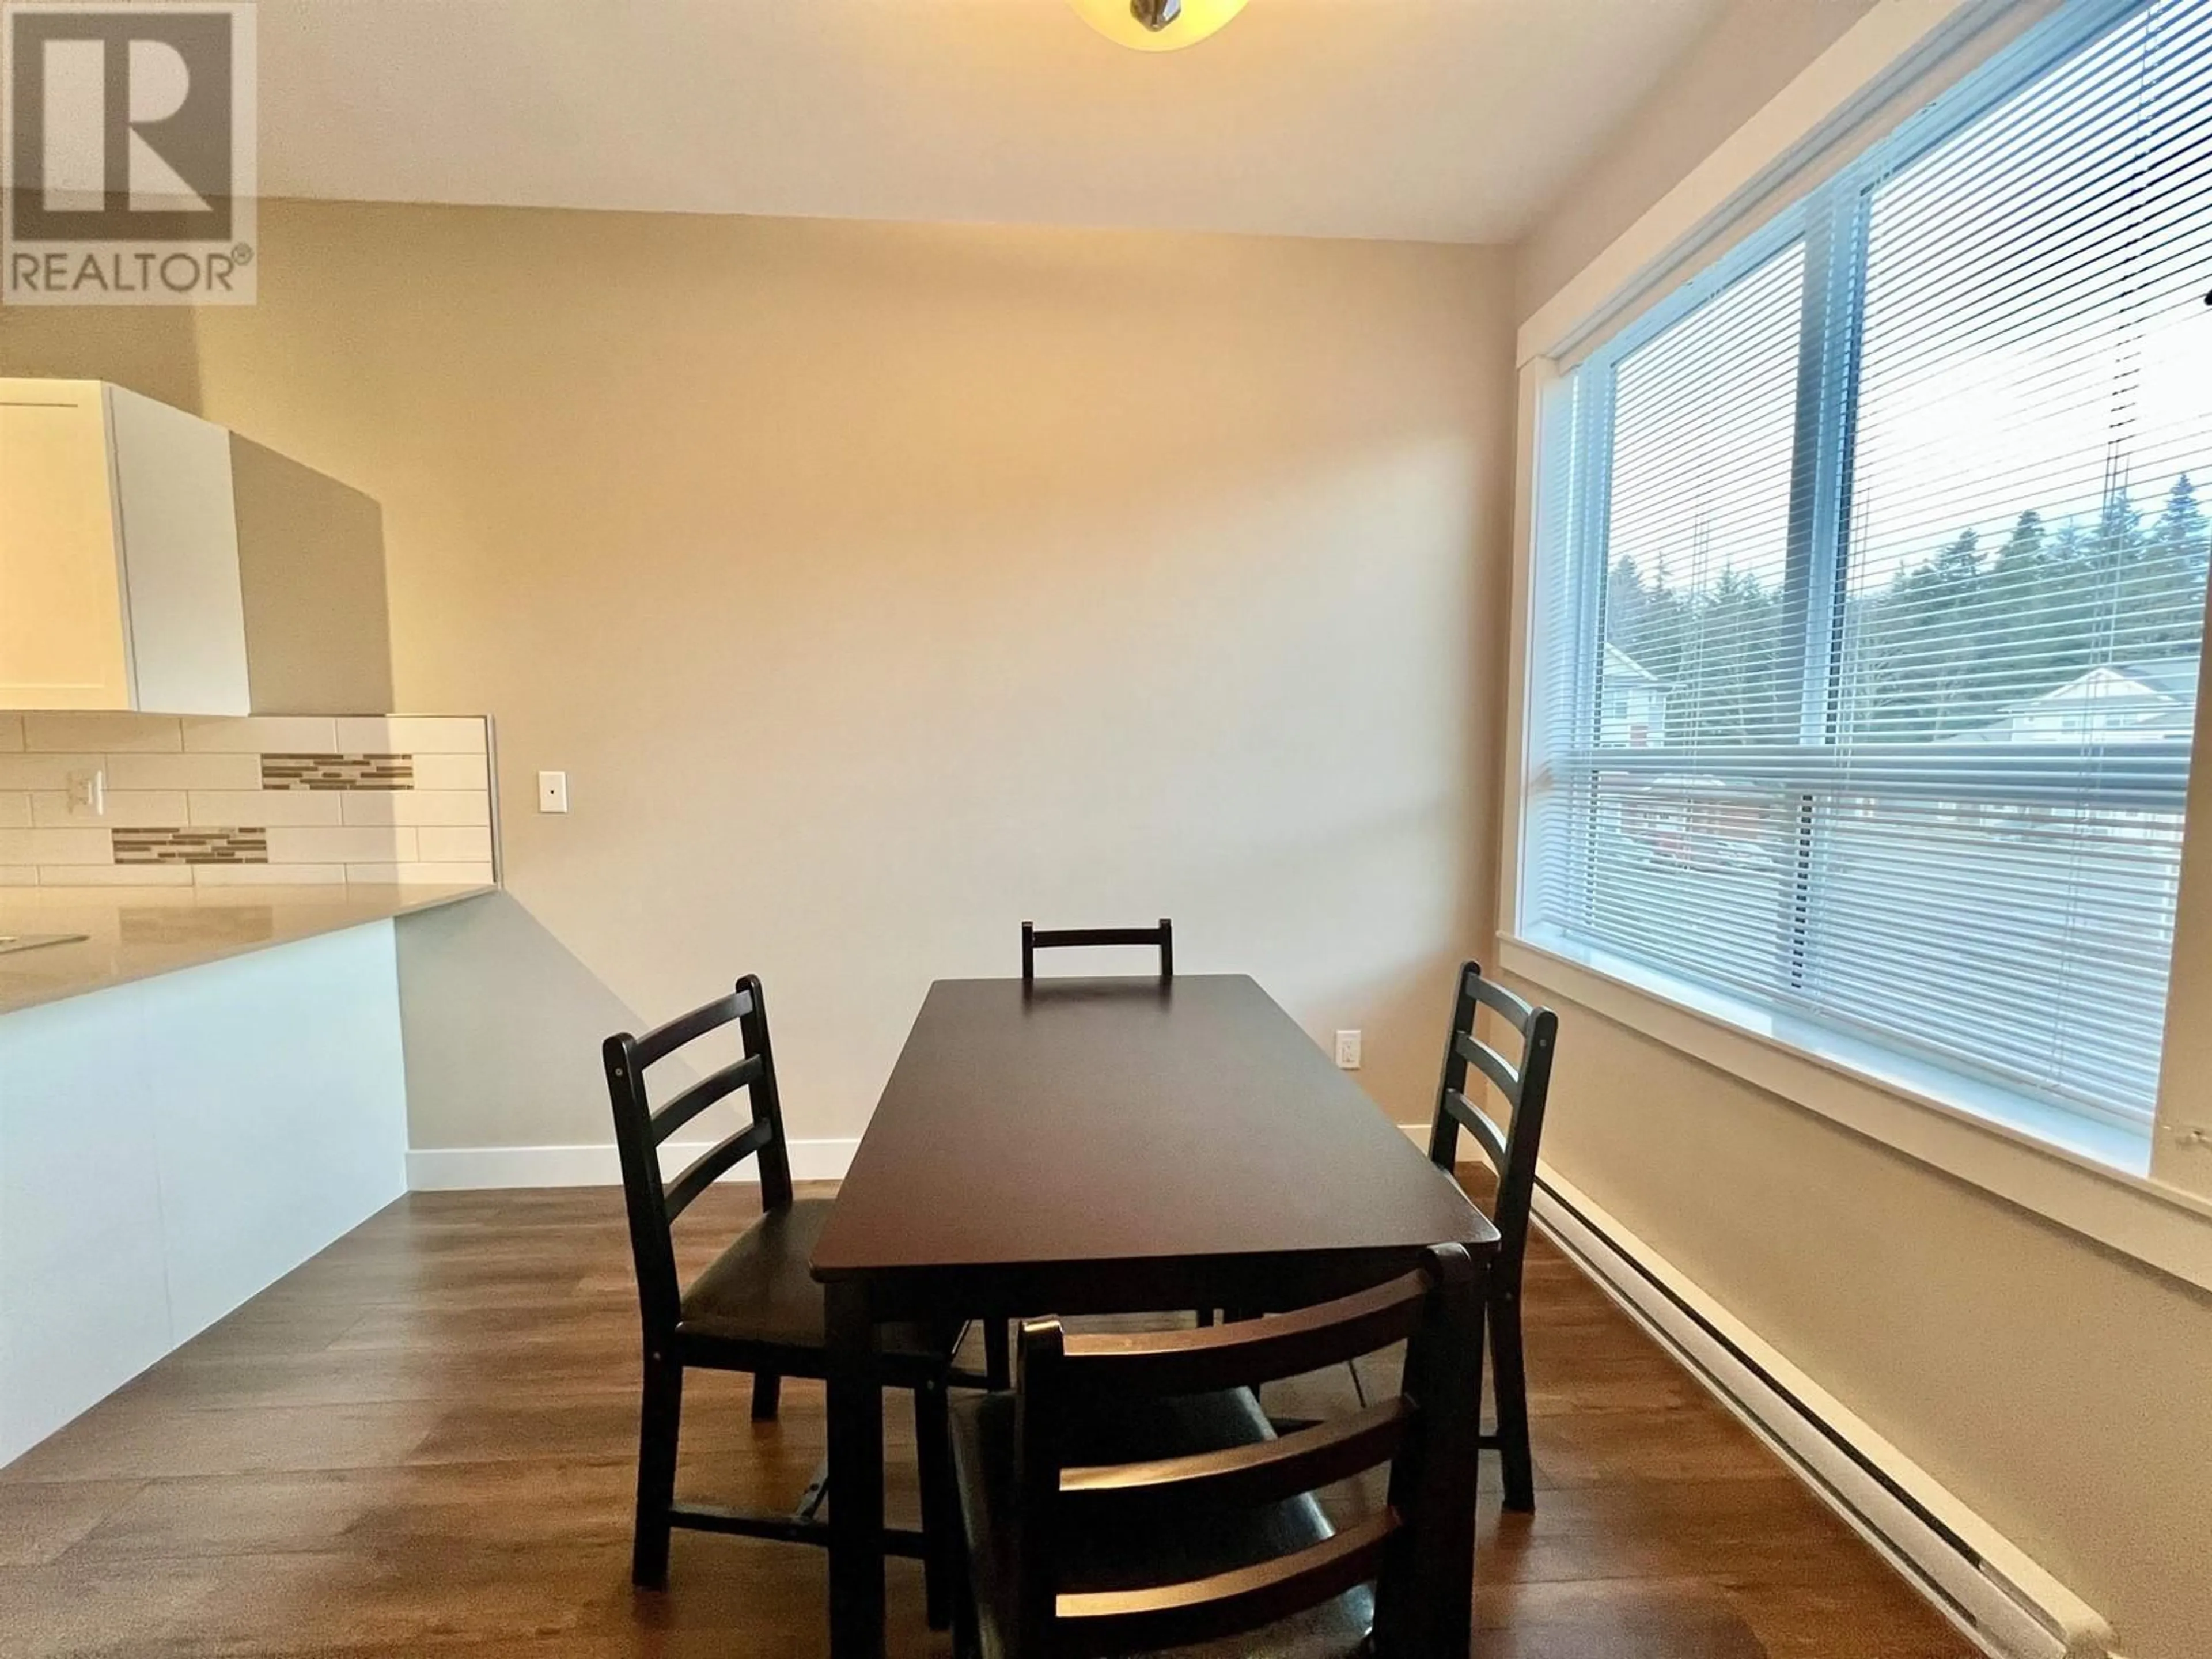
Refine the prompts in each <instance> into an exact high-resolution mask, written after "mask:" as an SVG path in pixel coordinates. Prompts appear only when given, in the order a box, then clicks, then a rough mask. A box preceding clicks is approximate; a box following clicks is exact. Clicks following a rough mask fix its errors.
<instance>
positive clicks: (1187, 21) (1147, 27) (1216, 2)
mask: <svg viewBox="0 0 2212 1659" xmlns="http://www.w3.org/2000/svg"><path fill="white" fill-rule="evenodd" d="M1067 3H1068V4H1069V5H1071V6H1073V7H1074V8H1075V9H1076V12H1077V13H1078V15H1080V16H1081V17H1082V19H1083V21H1085V22H1086V23H1088V24H1090V25H1091V27H1092V28H1094V29H1097V31H1098V33H1101V34H1103V35H1104V36H1105V37H1106V38H1107V39H1108V40H1111V41H1114V42H1115V43H1116V44H1117V45H1120V46H1133V47H1134V48H1135V49H1136V50H1137V51H1139V52H1173V51H1175V50H1176V48H1177V47H1179V46H1194V45H1195V44H1196V43H1197V42H1199V41H1200V40H1205V39H1206V36H1207V35H1209V34H1211V33H1213V32H1214V31H1215V30H1216V29H1218V28H1219V27H1221V26H1222V25H1223V24H1224V23H1226V22H1227V21H1229V20H1230V19H1231V18H1232V17H1234V16H1236V15H1237V13H1238V12H1240V11H1242V10H1243V9H1244V0H1067Z"/></svg>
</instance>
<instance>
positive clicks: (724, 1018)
mask: <svg viewBox="0 0 2212 1659" xmlns="http://www.w3.org/2000/svg"><path fill="white" fill-rule="evenodd" d="M752 1003H753V998H752V997H751V995H750V994H748V993H747V992H745V991H744V990H743V989H739V990H737V991H734V992H732V994H730V995H728V996H726V997H718V998H716V999H715V1000H714V1001H712V1002H708V1003H703V1004H702V1005H701V1006H698V1007H696V1008H694V1009H693V1010H691V1012H689V1013H687V1014H678V1015H677V1017H676V1018H674V1019H671V1020H670V1021H669V1022H668V1023H667V1024H665V1025H656V1026H654V1027H653V1030H650V1031H647V1033H646V1034H645V1035H644V1036H641V1037H635V1038H633V1039H631V1040H632V1041H633V1042H635V1044H636V1045H637V1048H636V1058H637V1065H638V1069H639V1070H640V1071H642V1070H644V1069H645V1068H646V1067H647V1066H658V1065H659V1063H660V1062H661V1061H662V1060H665V1059H667V1058H668V1057H669V1055H671V1054H674V1053H675V1052H676V1051H677V1050H678V1048H683V1047H684V1045H685V1044H687V1043H691V1042H697V1041H698V1040H699V1039H700V1038H701V1037H702V1036H706V1035H707V1033H708V1032H709V1031H714V1030H720V1029H721V1028H722V1027H723V1026H725V1025H727V1024H729V1023H730V1022H731V1021H732V1020H733V1019H739V1018H744V1015H746V1014H747V1013H749V1012H751V1009H752Z"/></svg>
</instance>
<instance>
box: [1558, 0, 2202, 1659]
mask: <svg viewBox="0 0 2212 1659" xmlns="http://www.w3.org/2000/svg"><path fill="white" fill-rule="evenodd" d="M1861 9H1863V7H1859V6H1857V5H1854V4H1850V3H1839V4H1838V5H1836V6H1821V5H1817V4H1805V5H1801V4H1797V3H1794V0H1793V3H1788V4H1784V3H1768V0H1748V3H1744V4H1741V5H1739V6H1738V7H1737V8H1736V9H1735V11H1734V12H1733V13H1731V14H1730V15H1729V16H1728V17H1727V18H1725V19H1724V20H1723V22H1722V24H1721V25H1720V26H1719V27H1718V28H1717V31H1716V33H1714V34H1713V36H1712V37H1711V39H1710V40H1709V41H1708V42H1707V44H1706V46H1705V48H1704V49H1703V50H1702V51H1701V52H1700V53H1699V54H1698V56H1697V57H1696V58H1694V59H1693V60H1692V64H1690V65H1689V66H1688V67H1687V68H1686V70H1685V71H1684V73H1683V74H1682V75H1681V76H1680V77H1678V78H1677V79H1676V80H1675V81H1674V82H1673V83H1671V85H1670V87H1669V88H1668V91H1667V92H1666V93H1665V94H1663V95H1662V98H1661V99H1660V100H1656V102H1655V103H1654V104H1653V105H1652V106H1650V107H1648V108H1646V109H1645V110H1644V112H1641V113H1640V114H1639V115H1638V117H1637V118H1636V119H1635V121H1634V122H1632V124H1631V126H1630V128H1629V129H1628V131H1626V133H1625V134H1624V136H1623V137H1622V138H1621V140H1620V143H1618V144H1617V145H1616V146H1615V148H1614V149H1613V150H1612V151H1610V152H1609V153H1608V154H1607V155H1605V156H1603V157H1602V158H1601V159H1600V161H1598V162H1597V163H1596V164H1595V166H1594V167H1591V168H1590V169H1589V172H1588V173H1586V174H1585V176H1584V180H1583V186H1582V187H1581V188H1580V190H1579V191H1577V192H1571V194H1570V199H1569V200H1568V202H1567V203H1566V204H1564V205H1563V206H1562V207H1561V208H1560V209H1559V210H1558V211H1556V212H1555V213H1554V214H1553V216H1551V218H1550V219H1549V220H1548V221H1547V222H1546V223H1545V224H1544V225H1542V226H1541V227H1540V228H1538V229H1537V230H1536V231H1535V232H1534V234H1532V236H1531V237H1530V238H1529V239H1528V241H1527V242H1526V243H1525V244H1524V245H1523V247H1522V253H1521V264H1520V272H1519V281H1518V284H1517V289H1516V313H1518V314H1521V315H1526V314H1527V313H1529V312H1531V311H1533V310H1534V308H1535V307H1537V306H1539V305H1541V303H1542V302H1543V301H1545V300H1547V299H1548V298H1549V297H1550V295H1552V293H1553V291H1555V290H1556V289H1557V288H1558V287H1559V285H1560V284H1561V283H1564V282H1565V280H1566V279H1567V278H1569V277H1571V276H1573V274H1574V273H1575V271H1576V270H1577V269H1578V268H1579V266H1580V264H1582V263H1583V262H1584V261H1586V260H1587V259H1588V258H1589V257H1590V256H1591V255H1594V254H1595V252H1597V251H1598V250H1600V249H1601V248H1602V247H1603V246H1606V244H1607V243H1608V242H1610V241H1611V240H1613V237H1614V236H1616V235H1617V234H1620V232H1621V231H1622V230H1624V229H1626V228H1627V226H1628V225H1629V224H1630V223H1631V222H1632V221H1633V219H1634V218H1635V217H1636V216H1637V215H1638V213H1640V212H1641V211H1642V210H1644V208H1646V207H1648V206H1649V205H1650V204H1651V203H1652V202H1654V201H1656V200H1657V198H1658V197H1660V196H1661V195H1662V194H1663V193H1664V192H1665V191H1667V190H1668V188H1669V187H1671V185H1673V184H1674V182H1675V181H1676V179H1679V177H1680V175H1681V173H1683V172H1686V170H1687V169H1688V168H1689V167H1692V166H1693V165H1694V164H1695V163H1696V162H1697V161H1699V160H1701V159H1702V157H1703V155H1704V153H1705V149H1709V148H1710V147H1711V143H1712V142H1715V141H1717V139H1718V138H1720V137H1723V136H1725V133H1726V131H1728V129H1729V127H1730V126H1732V125H1734V124H1735V120H1736V119H1738V118H1741V115H1742V114H1745V113H1748V112H1749V110H1750V109H1751V108H1753V107H1755V106H1757V105H1758V104H1759V102H1761V101H1763V100H1764V99H1765V97H1767V96H1770V95H1771V94H1772V92H1773V91H1775V90H1777V89H1778V88H1780V87H1781V86H1783V85H1784V83H1786V82H1787V81H1788V80H1789V79H1790V77H1791V76H1793V75H1794V74H1795V73H1796V70H1797V69H1798V68H1800V67H1802V64H1803V63H1804V62H1805V61H1807V60H1808V59H1809V58H1810V57H1811V56H1812V55H1813V54H1814V52H1817V51H1818V49H1819V47H1820V46H1821V45H1823V44H1825V37H1826V36H1829V35H1832V33H1839V32H1840V27H1841V25H1842V24H1847V23H1848V22H1849V21H1850V19H1851V17H1852V16H1855V15H1856V14H1857V11H1858V10H1861ZM1838 14H1841V15H1838ZM2202 771H2203V769H2200V774H2201V773H2202ZM2197 793H2198V794H2199V795H2200V796H2202V795H2203V793H2204V792H2203V791H2198V792H2197ZM2192 862H2193V861H2192ZM2194 897H2195V896H2194V895H2192V902H2193V900H2194ZM2206 902H2208V903H2212V899H2208V900H2207V901H2206ZM2194 936H2195V938H2196V939H2197V944H2198V945H2201V946H2203V947H2204V948H2205V950H2206V951H2212V925H2208V926H2205V927H2197V928H2196V929H2195V931H2194ZM2176 967H2177V972H2176V981H2175V993H2176V996H2177V999H2180V998H2188V997H2194V998H2196V999H2197V1000H2198V1001H2200V1002H2201V1001H2202V1000H2203V995H2204V994H2212V970H2208V969H2203V968H2202V967H2201V966H2199V965H2198V964H2197V963H2179V962H2178V963H2177V964H2176ZM1551 1000H1553V1001H1555V1002H1556V1001H1558V1000H1559V999H1557V998H1553V999H1551ZM2174 1024H2175V1027H2176V1029H2177V1030H2183V1031H2185V1032H2186V1031H2190V1030H2197V1029H2200V1028H2203V1027H2205V1026H2206V1025H2208V1024H2212V1006H2200V1007H2195V1008H2192V1007H2190V1006H2183V1005H2182V1004H2181V1003H2180V1002H2179V1000H2178V1001H2177V1006H2176V1007H2175V1009H2174ZM1547 1152H1548V1155H1549V1157H1550V1159H1551V1161H1552V1162H1553V1164H1554V1165H1555V1166H1556V1167H1557V1168H1558V1169H1559V1172H1560V1173H1561V1174H1562V1175H1563V1176H1565V1177H1566V1178H1567V1179H1568V1180H1570V1181H1571V1182H1574V1183H1575V1184H1576V1185H1577V1186H1578V1187H1580V1188H1582V1189H1583V1191H1584V1192H1586V1193H1588V1194H1589V1195H1590V1197H1591V1198H1592V1199H1593V1200H1595V1201H1596V1202H1598V1203H1599V1204H1601V1205H1602V1206H1605V1207H1606V1208H1607V1209H1608V1210H1609V1211H1611V1212H1613V1214H1614V1215H1615V1216H1617V1217H1618V1218H1620V1221H1621V1223H1622V1224H1623V1225H1626V1227H1628V1228H1629V1229H1631V1230H1632V1231H1634V1232H1635V1233H1637V1234H1638V1235H1639V1236H1640V1237H1643V1238H1644V1239H1645V1240H1646V1241H1647V1242H1649V1243H1650V1244H1651V1245H1652V1246H1653V1248H1655V1249H1657V1250H1659V1251H1660V1252H1661V1253H1662V1254H1663V1255H1666V1256H1667V1257H1668V1258H1669V1259H1670V1260H1671V1261H1673V1262H1674V1264H1675V1265H1676V1266H1677V1267H1680V1269H1682V1270H1683V1271H1684V1272H1685V1273H1687V1274H1689V1276H1690V1277H1691V1278H1692V1279H1694V1280H1696V1281H1697V1282H1698V1283H1699V1285H1702V1286H1703V1287H1704V1288H1705V1290H1707V1291H1710V1292H1711V1294H1713V1295H1714V1296H1715V1297H1717V1298H1718V1299H1719V1300H1720V1301H1721V1302H1722V1303H1723V1304H1725V1305H1726V1306H1727V1307H1729V1309H1730V1310H1732V1311H1733V1312H1735V1314H1736V1315H1738V1316H1740V1317H1741V1318H1742V1319H1743V1320H1744V1321H1745V1322H1747V1324H1749V1325H1750V1326H1751V1328H1753V1329H1754V1330H1756V1331H1757V1332H1758V1333H1759V1334H1760V1335H1761V1336H1763V1337H1764V1338H1765V1339H1766V1340H1768V1341H1770V1342H1771V1343H1772V1344H1773V1345H1774V1346H1776V1347H1777V1348H1778V1349H1779V1350H1780V1351H1781V1352H1783V1353H1784V1354H1785V1355H1787V1356H1788V1357H1789V1358H1790V1359H1791V1360H1793V1361H1794V1362H1796V1364H1799V1365H1800V1366H1802V1368H1803V1369H1804V1370H1806V1371H1807V1372H1808V1373H1809V1374H1810V1375H1811V1376H1813V1377H1814V1379H1815V1380H1817V1381H1818V1382H1819V1383H1820V1384H1821V1385H1822V1386H1823V1387H1825V1388H1826V1389H1829V1390H1830V1391H1831V1392H1832V1393H1833V1394H1834V1395H1837V1396H1838V1398H1839V1399H1841V1400H1842V1401H1844V1404H1845V1405H1847V1406H1848V1407H1850V1408H1851V1409H1852V1410H1854V1411H1856V1412H1857V1413H1858V1414H1859V1415H1860V1416H1862V1417H1863V1418H1864V1419H1867V1420H1868V1421H1869V1423H1870V1424H1872V1425H1873V1426H1874V1427H1875V1429H1876V1430H1877V1431H1880V1432H1881V1433H1882V1434H1883V1435H1885V1436H1887V1437H1888V1438H1889V1439H1891V1440H1892V1441H1893V1442H1894V1443H1896V1444H1897V1445H1898V1446H1899V1447H1900V1448H1901V1449H1903V1450H1904V1451H1905V1453H1906V1454H1907V1455H1910V1456H1911V1457H1912V1458H1914V1459H1915V1460H1917V1462H1919V1463H1921V1464H1922V1465H1923V1467H1925V1468H1928V1469H1929V1471H1930V1472H1931V1473H1932V1474H1935V1475H1936V1477H1937V1478H1938V1479H1939V1480H1942V1481H1943V1482H1944V1484H1945V1485H1947V1486H1949V1487H1950V1488H1951V1489H1952V1490H1953V1491H1954V1492H1956V1493H1957V1494H1958V1495H1959V1496H1960V1498H1963V1499H1964V1500H1966V1502H1967V1503H1968V1504H1971V1505H1972V1506H1973V1507H1974V1508H1975V1509H1976V1510H1978V1511H1979V1512H1980V1513H1981V1514H1982V1515H1983V1516H1985V1517H1987V1518H1988V1519H1989V1520H1990V1522H1993V1523H1994V1524H1995V1525H1996V1527H1997V1528H1999V1530H2001V1531H2002V1532H2003V1533H2005V1534H2008V1536H2010V1537H2011V1538H2012V1539H2013V1540H2014V1541H2015V1542H2017V1543H2019V1544H2020V1545H2021V1546H2022V1547H2024V1548H2026V1549H2027V1551H2028V1552H2029V1553H2031V1554H2032V1555H2033V1556H2034V1557H2035V1558H2036V1559H2039V1561H2041V1562H2042V1563H2043V1565H2045V1566H2046V1567H2047V1568H2049V1569H2050V1570H2051V1571H2053V1572H2054V1573H2056V1574H2057V1576H2058V1577H2059V1578H2060V1579H2061V1580H2062V1581H2063V1582H2064V1583H2067V1584H2068V1585H2069V1586H2070V1587H2071V1588H2072V1589H2075V1591H2077V1592H2078V1593H2079V1594H2081V1595H2082V1596H2084V1597H2085V1598H2086V1599H2087V1601H2089V1602H2090V1604H2091V1605H2092V1606H2093V1607H2097V1608H2098V1609H2099V1610H2100V1611H2101V1612H2103V1613H2105V1614H2106V1616H2107V1617H2108V1618H2110V1619H2111V1620H2112V1621H2113V1623H2114V1625H2115V1626H2116V1627H2117V1629H2118V1634H2119V1638H2120V1641H2121V1644H2122V1646H2123V1647H2124V1650H2126V1651H2127V1652H2128V1653H2129V1654H2130V1655H2131V1656H2133V1659H2202V1656H2203V1655H2204V1654H2205V1653H2207V1652H2208V1651H2212V1636H2208V1632H2212V1501H2208V1498H2207V1495H2206V1481H2207V1476H2208V1472H2212V1387H2208V1386H2207V1383H2208V1379H2212V1297H2207V1296H2206V1295H2205V1294H2204V1293H2203V1292H2201V1291H2197V1290H2196V1289H2194V1288H2192V1287H2191V1286H2189V1285H2185V1284H2184V1283H2182V1282H2180V1281H2179V1280H2176V1279H2170V1278H2167V1277H2166V1276H2164V1275H2162V1274H2160V1273H2156V1272H2154V1271H2152V1270H2150V1269H2148V1268H2146V1267H2142V1266H2141V1265H2140V1264H2138V1263H2136V1262H2135V1261H2131V1260H2130V1259H2128V1258H2125V1257H2123V1256H2121V1255H2117V1254H2114V1253H2112V1252H2110V1251H2107V1250H2106V1249H2102V1248H2100V1247H2099V1246H2097V1245H2095V1244H2093V1243H2090V1242H2088V1241H2087V1240H2086V1239H2084V1238H2082V1237H2081V1236H2079V1235H2078V1234H2075V1233H2072V1232H2069V1231H2064V1230H2063V1229H2061V1228H2059V1227H2057V1226H2056V1225H2051V1224H2050V1223H2047V1222H2045V1221H2044V1220H2042V1219H2041V1218H2038V1217H2036V1216H2033V1215H2032V1214H2029V1213H2027V1212H2024V1211H2021V1210H2019V1209H2016V1208H2015V1207H2014V1206H2010V1205H2008V1204H2007V1203H2004V1202H2003V1201H2002V1200H1997V1199H1995V1198H1992V1197H1990V1195H1988V1194H1985V1193H1984V1192H1982V1191H1981V1190H1979V1189H1978V1188H1972V1187H1970V1186H1967V1185H1965V1184H1963V1183H1961V1182H1957V1181H1955V1180H1953V1179H1952V1178H1950V1177H1948V1176H1944V1175H1941V1174H1939V1173H1937V1172H1936V1171H1935V1170H1931V1169H1929V1167H1928V1166H1926V1165H1924V1164H1919V1163H1917V1162H1916V1161H1914V1160H1912V1159H1911V1158H1905V1157H1904V1156H1902V1155H1900V1154H1898V1153H1895V1152H1890V1151H1888V1150H1887V1148H1885V1147H1883V1146H1880V1145H1877V1144H1876V1143H1875V1142H1872V1141H1869V1140H1867V1139H1863V1138H1862V1137H1860V1136H1858V1135H1857V1134H1854V1133H1851V1132H1850V1131H1849V1130H1846V1129H1844V1128H1843V1127H1839V1126H1838V1125H1837V1124H1835V1123H1833V1122H1832V1121H1829V1120H1827V1119H1825V1118H1822V1117H1820V1116H1817V1115H1814V1114H1813V1113H1812V1112H1810V1111H1808V1110H1806V1109H1801V1108H1799V1107H1797V1106H1796V1105H1793V1104H1792V1103H1790V1101H1788V1100H1786V1099H1784V1098H1782V1097H1778V1096H1776V1095H1772V1094H1769V1093H1765V1092H1763V1091H1759V1090H1757V1089H1754V1088H1753V1087H1751V1086H1750V1085H1747V1084H1744V1083H1742V1082H1741V1081H1739V1080H1738V1079H1735V1078H1734V1077H1733V1076H1731V1075H1729V1074H1727V1073H1722V1072H1719V1071H1717V1070H1714V1069H1712V1068H1711V1067H1710V1066H1705V1065H1703V1064H1700V1063H1699V1062H1697V1061H1694V1060H1690V1059H1689V1058H1687V1057H1686V1056H1685V1055H1683V1054H1680V1052H1679V1051H1675V1050H1673V1049H1670V1048H1666V1047H1664V1046H1662V1045H1661V1044H1659V1043H1657V1042H1653V1041H1651V1040H1650V1039H1647V1038H1645V1037H1644V1036H1640V1035H1638V1034H1637V1033H1635V1032H1632V1031H1630V1030H1627V1029H1626V1028H1624V1027H1622V1026H1620V1025H1618V1024H1613V1023H1611V1022H1608V1021H1607V1020H1606V1019H1605V1018H1602V1017H1601V1016H1600V1015H1598V1014H1596V1013H1595V1012H1592V1011H1590V1010H1588V1009H1584V1008H1581V1007H1577V1006H1573V1005H1571V1004H1565V1005H1564V1006H1562V1008H1561V1030H1560V1041H1559V1061H1558V1072H1557V1075H1556V1080H1555V1085H1554V1090H1553V1108H1552V1112H1551V1115H1550V1117H1549V1119H1548V1127H1547Z"/></svg>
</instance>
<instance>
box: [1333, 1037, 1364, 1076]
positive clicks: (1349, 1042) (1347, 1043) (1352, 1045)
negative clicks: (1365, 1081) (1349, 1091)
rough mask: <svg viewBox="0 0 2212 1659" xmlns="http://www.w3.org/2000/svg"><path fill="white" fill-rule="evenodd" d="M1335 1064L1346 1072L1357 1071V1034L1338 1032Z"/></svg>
mask: <svg viewBox="0 0 2212 1659" xmlns="http://www.w3.org/2000/svg"><path fill="white" fill-rule="evenodd" d="M1336 1063H1337V1065H1338V1066H1340V1067H1342V1068H1343V1069H1344V1070H1346V1071H1347V1072H1356V1071H1358V1069H1359V1033H1358V1032H1357V1031H1339V1032H1338V1033H1337V1034H1336Z"/></svg>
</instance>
